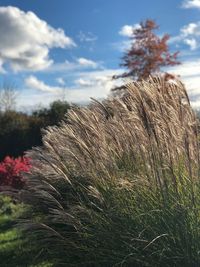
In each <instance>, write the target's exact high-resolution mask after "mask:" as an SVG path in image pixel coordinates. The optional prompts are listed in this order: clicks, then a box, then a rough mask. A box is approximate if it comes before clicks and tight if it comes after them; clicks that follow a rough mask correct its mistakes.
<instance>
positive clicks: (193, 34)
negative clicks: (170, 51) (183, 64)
mask: <svg viewBox="0 0 200 267" xmlns="http://www.w3.org/2000/svg"><path fill="white" fill-rule="evenodd" d="M170 42H171V43H180V42H182V43H184V44H186V45H188V46H189V47H190V49H191V50H196V49H198V48H199V47H200V45H199V44H200V21H197V22H192V23H189V24H187V25H185V26H183V27H182V28H181V29H180V34H179V35H177V36H174V37H172V38H171V39H170Z"/></svg>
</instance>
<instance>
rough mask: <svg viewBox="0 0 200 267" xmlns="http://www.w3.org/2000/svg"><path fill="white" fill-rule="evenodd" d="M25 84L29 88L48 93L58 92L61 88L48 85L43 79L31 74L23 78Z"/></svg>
mask: <svg viewBox="0 0 200 267" xmlns="http://www.w3.org/2000/svg"><path fill="white" fill-rule="evenodd" d="M25 85H26V86H27V87H29V88H31V89H36V90H39V91H42V92H48V93H53V94H60V93H61V92H62V88H60V87H55V86H49V85H47V84H45V83H44V82H43V81H40V80H38V79H37V78H36V77H35V76H33V75H31V76H29V77H28V78H26V79H25Z"/></svg>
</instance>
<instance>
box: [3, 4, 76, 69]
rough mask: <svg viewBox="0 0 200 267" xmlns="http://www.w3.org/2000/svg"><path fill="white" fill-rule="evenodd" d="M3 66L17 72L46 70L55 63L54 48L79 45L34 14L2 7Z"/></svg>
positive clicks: (60, 30) (15, 8)
mask: <svg viewBox="0 0 200 267" xmlns="http://www.w3.org/2000/svg"><path fill="white" fill-rule="evenodd" d="M0 35H1V37H2V38H1V42H0V64H1V67H2V66H3V64H5V63H8V64H9V65H10V67H11V68H12V69H13V70H14V71H21V70H31V71H36V70H42V69H45V68H47V67H48V66H50V65H51V64H52V63H53V61H52V60H51V59H50V58H49V50H50V49H51V48H53V47H57V48H67V47H73V46H75V43H74V42H73V40H72V39H71V38H69V37H68V36H66V35H65V33H64V31H63V30H62V29H54V28H53V27H51V26H50V25H48V24H47V23H46V22H45V21H44V20H41V19H40V18H38V17H37V16H36V15H35V14H34V13H33V12H30V11H29V12H24V11H22V10H20V9H19V8H17V7H12V6H8V7H0Z"/></svg>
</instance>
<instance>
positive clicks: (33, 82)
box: [19, 69, 122, 106]
mask: <svg viewBox="0 0 200 267" xmlns="http://www.w3.org/2000/svg"><path fill="white" fill-rule="evenodd" d="M119 73H122V70H120V69H118V70H112V69H104V70H99V71H97V70H94V71H85V72H79V73H78V74H77V77H76V79H75V80H74V84H73V85H72V86H70V87H69V86H67V85H58V86H51V85H48V84H46V83H45V82H44V81H42V80H40V79H38V78H37V77H36V76H33V75H30V76H29V77H27V78H26V79H25V87H28V88H29V90H25V89H24V93H23V95H21V96H20V98H19V106H23V105H24V104H23V102H24V103H26V105H27V106H35V105H38V104H39V103H40V104H42V105H44V106H46V105H48V104H49V103H50V102H52V101H54V100H56V99H59V98H61V99H62V100H63V99H64V98H65V100H67V101H68V102H73V103H88V102H89V101H90V98H91V97H93V98H97V99H101V98H105V97H107V96H108V95H109V93H110V90H111V89H112V88H113V87H114V86H115V85H118V84H119V81H116V80H113V79H112V76H113V75H114V74H119ZM28 91H29V94H27V92H28Z"/></svg>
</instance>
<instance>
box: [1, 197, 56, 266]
mask: <svg viewBox="0 0 200 267" xmlns="http://www.w3.org/2000/svg"><path fill="white" fill-rule="evenodd" d="M23 210H24V207H23V206H22V205H21V204H14V203H12V201H11V200H10V198H9V197H0V259H1V264H0V265H1V267H51V266H52V264H50V263H45V262H41V263H38V258H37V255H35V254H34V249H33V248H31V247H27V243H26V242H25V240H24V239H22V236H21V234H20V231H19V230H18V229H16V227H15V224H16V220H17V218H18V217H19V216H20V214H22V212H23Z"/></svg>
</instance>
